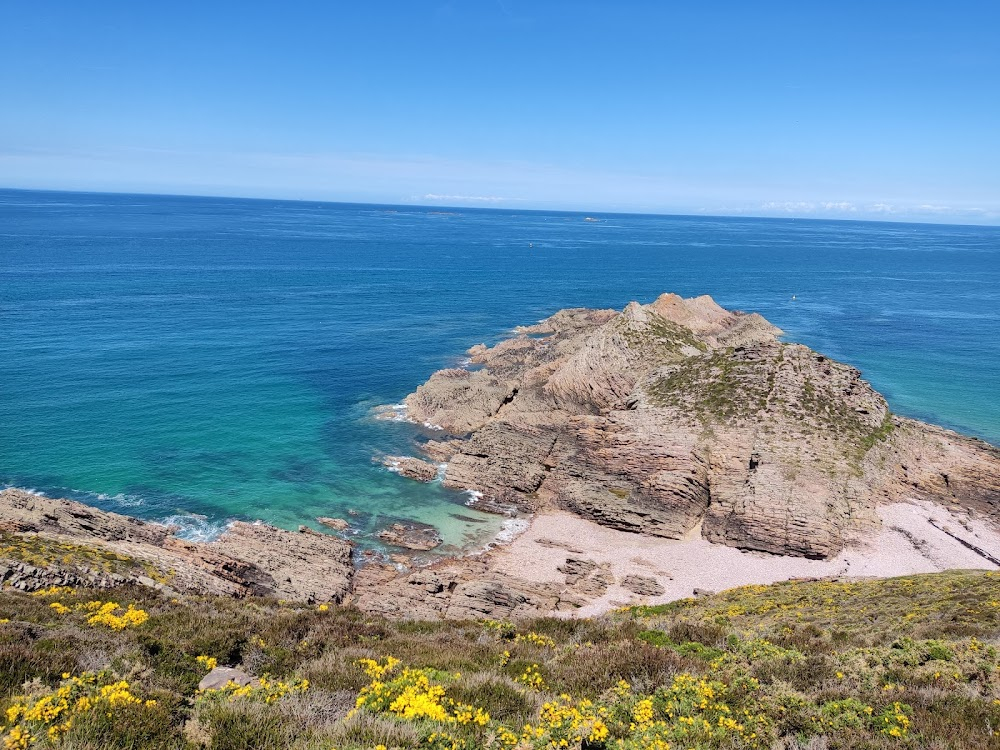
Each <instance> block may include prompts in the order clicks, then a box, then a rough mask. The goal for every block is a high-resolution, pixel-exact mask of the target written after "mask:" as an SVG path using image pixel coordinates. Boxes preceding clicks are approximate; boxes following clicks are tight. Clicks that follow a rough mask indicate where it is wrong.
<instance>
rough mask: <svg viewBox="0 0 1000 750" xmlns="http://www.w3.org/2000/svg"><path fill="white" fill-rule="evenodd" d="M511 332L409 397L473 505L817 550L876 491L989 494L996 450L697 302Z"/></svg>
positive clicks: (947, 496)
mask: <svg viewBox="0 0 1000 750" xmlns="http://www.w3.org/2000/svg"><path fill="white" fill-rule="evenodd" d="M515 334H516V335H515V336H514V337H513V338H511V339H508V340H506V341H503V342H501V343H499V344H498V345H496V346H494V347H492V348H487V347H485V346H483V345H478V346H476V347H473V348H472V349H470V350H469V357H470V360H471V361H472V362H473V364H474V365H476V366H477V368H478V369H476V370H474V371H466V370H444V371H441V372H439V373H435V374H434V375H433V376H431V378H430V379H429V380H428V381H427V383H425V384H424V385H422V386H420V387H419V388H418V389H417V391H416V392H415V393H414V394H413V395H411V396H409V397H408V398H407V399H406V404H407V407H408V409H409V416H410V418H412V419H415V420H417V421H423V422H427V423H429V424H434V425H436V426H438V427H440V428H442V430H443V431H444V432H445V433H447V435H446V436H445V437H444V439H440V440H435V441H431V442H428V443H427V444H426V445H425V446H424V448H425V450H426V453H427V454H428V456H430V457H432V458H433V460H434V461H438V462H447V469H446V471H445V473H444V478H443V481H444V484H445V485H446V486H449V487H453V488H456V489H468V490H473V491H475V493H476V495H477V498H478V500H477V501H476V502H477V504H478V505H479V507H482V508H484V509H486V510H492V511H498V512H513V511H540V510H544V509H546V508H552V507H558V508H564V509H568V510H570V511H573V512H574V513H577V514H579V515H581V516H585V517H587V518H590V519H593V520H595V521H597V522H598V523H601V524H604V525H607V526H611V527H614V528H618V529H623V530H627V531H633V532H637V533H642V534H650V535H655V536H662V537H666V538H680V537H682V536H684V535H685V534H688V533H692V530H694V529H696V528H700V533H701V534H702V535H703V536H704V537H705V538H707V539H709V540H711V541H713V542H718V543H721V544H727V545H731V546H734V547H739V548H743V549H753V550H760V551H764V552H771V553H776V554H785V555H798V556H805V557H829V556H832V555H835V554H836V553H837V552H839V551H840V550H841V549H842V548H843V547H844V545H846V544H848V543H850V542H851V541H852V540H854V539H857V538H859V537H860V536H862V535H866V534H868V533H870V532H871V531H872V530H873V529H874V528H875V527H876V526H877V525H878V524H879V521H878V517H877V514H876V513H875V507H876V505H877V504H878V503H879V502H882V501H885V500H893V499H905V498H907V497H916V498H919V499H930V500H936V501H939V502H946V503H958V504H961V505H962V506H964V507H967V508H969V509H973V510H977V511H980V512H983V513H993V512H995V511H996V509H997V505H998V504H1000V479H998V477H1000V451H998V450H997V449H996V448H993V447H991V446H989V445H987V444H985V443H982V442H981V441H976V440H973V439H969V438H964V437H962V436H959V435H957V434H955V433H952V432H948V431H946V430H941V429H938V428H935V427H931V426H929V425H925V424H922V423H919V422H914V421H912V420H905V419H901V418H898V417H895V416H893V415H891V414H890V413H889V409H888V406H887V404H886V402H885V400H884V399H883V398H882V396H881V395H879V394H878V393H877V392H876V391H874V390H873V389H872V388H871V386H870V385H869V384H868V383H866V382H865V381H864V380H862V378H861V375H860V373H859V372H858V371H857V370H856V369H854V368H852V367H849V366H847V365H844V364H841V363H838V362H834V361H832V360H830V359H828V358H827V357H824V356H822V355H820V354H817V353H816V352H814V351H812V350H810V349H808V348H807V347H804V346H800V345H796V344H788V343H784V342H782V341H780V339H779V336H780V334H781V331H780V330H779V329H777V328H775V327H774V326H773V325H771V324H770V323H768V322H767V321H766V320H765V319H764V318H762V317H761V316H759V315H756V314H745V313H739V312H732V311H728V310H725V309H723V308H722V307H720V306H719V305H718V304H716V303H715V302H714V301H713V300H712V299H711V298H710V297H707V296H703V297H697V298H694V299H682V298H681V297H679V296H677V295H673V294H665V295H663V296H661V297H660V298H658V299H657V300H656V301H654V302H653V303H651V304H648V305H640V304H638V303H635V302H633V303H630V304H629V305H628V306H627V307H626V308H625V309H624V310H622V311H621V312H616V311H613V310H585V309H570V310H562V311H560V312H558V313H556V314H555V315H553V316H551V317H550V318H547V319H546V320H544V321H542V322H541V323H538V324H537V325H534V326H527V327H523V328H519V329H516V331H515Z"/></svg>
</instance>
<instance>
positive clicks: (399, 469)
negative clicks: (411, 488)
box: [382, 456, 438, 482]
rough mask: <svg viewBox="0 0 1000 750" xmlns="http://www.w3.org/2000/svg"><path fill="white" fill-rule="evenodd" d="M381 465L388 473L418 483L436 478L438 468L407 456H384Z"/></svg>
mask: <svg viewBox="0 0 1000 750" xmlns="http://www.w3.org/2000/svg"><path fill="white" fill-rule="evenodd" d="M382 465H383V466H385V467H386V468H387V469H389V471H394V472H396V473H397V474H400V475H402V476H404V477H406V478H408V479H415V480H416V481H418V482H431V481H433V480H434V479H435V478H436V477H437V473H438V467H437V466H436V465H434V464H432V463H429V462H428V461H421V460H420V459H419V458H410V457H409V456H386V457H385V458H383V459H382Z"/></svg>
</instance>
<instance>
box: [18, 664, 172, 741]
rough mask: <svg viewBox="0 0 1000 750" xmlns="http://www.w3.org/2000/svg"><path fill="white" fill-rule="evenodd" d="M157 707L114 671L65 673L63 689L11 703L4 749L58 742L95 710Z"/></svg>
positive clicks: (24, 697) (28, 696)
mask: <svg viewBox="0 0 1000 750" xmlns="http://www.w3.org/2000/svg"><path fill="white" fill-rule="evenodd" d="M127 705H145V706H154V705H156V701H152V700H145V701H144V700H142V699H141V698H139V697H137V696H136V695H134V694H133V693H132V692H131V688H130V686H129V683H128V682H126V681H125V680H116V679H114V677H113V676H112V675H111V673H110V672H84V673H83V674H81V675H79V676H76V677H74V676H72V675H70V674H68V673H67V674H63V679H62V681H61V682H60V683H59V687H57V688H56V689H55V690H44V691H41V692H40V693H38V694H36V695H22V696H18V697H17V698H15V699H13V701H11V703H10V705H9V706H8V708H7V711H6V714H5V716H4V719H5V723H6V725H5V726H3V727H0V736H2V737H3V742H4V750H22V749H23V748H29V747H32V746H34V745H35V744H36V743H37V742H40V741H48V742H50V743H51V742H55V741H57V740H59V738H60V737H61V736H62V735H63V734H65V733H66V732H68V731H69V730H70V729H71V728H72V726H73V723H74V722H75V721H76V720H77V719H79V717H80V716H82V715H83V714H86V713H88V712H91V711H107V712H109V713H110V712H112V711H114V710H115V709H117V708H119V707H121V706H127Z"/></svg>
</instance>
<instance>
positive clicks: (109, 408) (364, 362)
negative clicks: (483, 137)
mask: <svg viewBox="0 0 1000 750" xmlns="http://www.w3.org/2000/svg"><path fill="white" fill-rule="evenodd" d="M589 216H590V217H591V218H596V219H599V221H585V215H584V214H576V213H556V212H527V211H504V210H473V209H429V208H423V207H420V208H417V207H399V206H373V205H347V204H323V203H310V202H279V201H259V200H237V199H222V198H181V197H159V196H156V197H154V196H146V195H97V194H83V193H49V192H22V191H0V345H2V356H0V485H4V484H6V485H12V486H18V487H26V488H32V489H35V490H38V491H41V492H45V493H46V494H50V495H53V496H70V497H74V498H77V499H80V500H83V501H85V502H88V503H91V504H94V505H98V506H100V507H103V508H106V509H110V510H114V511H118V512H124V513H129V514H133V515H137V516H141V517H145V518H157V519H162V518H171V519H173V520H174V521H177V522H179V523H180V524H181V525H182V526H183V527H184V528H185V529H186V533H187V534H188V535H189V536H192V537H197V536H199V535H205V534H210V533H212V532H213V531H214V530H217V529H218V528H220V527H221V525H222V524H224V523H225V521H226V520H227V519H231V518H247V519H255V518H261V519H264V520H266V521H269V522H272V523H275V524H278V525H280V526H285V527H289V528H294V527H295V526H297V525H298V524H300V523H310V522H312V520H313V519H314V518H315V517H316V516H319V515H328V516H344V515H345V514H346V513H347V512H348V510H349V509H350V510H354V511H356V512H357V513H358V515H357V516H355V518H356V522H357V523H358V525H359V526H360V527H361V528H362V529H365V530H368V531H370V530H372V529H374V528H376V527H377V526H379V525H380V524H382V523H385V522H386V521H387V520H388V519H389V518H397V517H403V518H415V519H420V520H424V521H428V522H431V523H435V524H437V525H438V526H440V527H441V528H442V529H443V531H444V533H445V536H446V539H447V540H448V541H449V542H450V543H452V544H471V543H478V542H479V541H482V539H484V538H486V537H488V536H489V535H490V534H492V533H494V532H495V531H496V529H497V527H498V524H499V521H498V519H495V518H493V517H489V516H485V515H483V514H479V513H476V512H473V511H470V510H469V509H468V508H466V507H464V506H463V502H464V500H465V499H466V498H465V496H464V495H463V494H462V493H458V492H450V491H448V490H445V489H443V488H442V487H441V486H440V485H439V484H436V483H434V484H430V485H422V484H418V483H414V482H410V481H407V480H405V479H402V478H400V477H398V476H396V475H394V474H392V473H390V472H388V471H386V470H385V469H383V468H382V467H381V466H379V465H378V464H376V463H373V461H372V458H373V456H377V455H379V454H382V453H406V452H411V451H412V447H411V446H412V443H413V441H414V440H415V439H416V438H417V437H418V435H419V432H420V430H421V429H423V428H420V427H417V426H414V425H409V424H405V423H399V422H384V421H378V420H375V419H373V417H372V412H373V409H374V408H375V407H376V406H378V405H382V404H392V403H396V402H398V401H400V400H401V399H402V398H403V397H404V396H405V395H406V394H407V393H409V392H410V391H411V390H412V389H413V388H415V387H416V386H417V385H418V384H420V383H421V382H423V381H424V380H425V379H426V378H427V376H428V375H430V373H431V372H433V371H434V370H436V369H438V368H441V367H446V366H451V365H455V364H456V363H458V362H459V361H460V360H461V358H462V355H463V352H464V351H465V350H466V349H467V348H468V347H469V346H471V345H473V344H476V343H479V342H486V343H493V342H496V341H497V340H499V339H501V338H503V337H504V336H505V335H507V333H508V332H509V331H510V329H511V328H512V327H513V326H516V325H519V324H528V323H532V322H534V321H536V320H538V319H540V318H543V317H546V316H547V315H549V314H551V313H553V312H555V311H556V310H558V309H560V308H562V307H570V306H573V307H577V306H586V307H613V308H621V307H623V306H624V305H625V304H626V303H627V302H628V301H629V300H633V299H638V300H640V301H642V302H648V301H651V300H652V299H654V298H655V297H656V296H657V295H659V294H660V293H662V292H665V291H673V292H677V293H679V294H682V295H684V296H692V295H699V294H711V295H712V296H713V297H714V298H715V299H716V300H717V301H718V302H719V303H720V304H722V305H723V306H725V307H728V308H737V309H742V310H748V311H757V312H760V313H761V314H763V315H764V316H765V317H767V318H768V319H769V320H771V321H772V322H774V323H775V324H776V325H778V326H780V327H781V328H783V329H784V330H785V331H786V332H787V338H788V339H789V340H793V341H800V342H803V343H805V344H808V345H809V346H812V347H813V348H815V349H817V350H819V351H821V352H823V353H825V354H827V355H829V356H831V357H834V358H836V359H840V360H843V361H846V362H849V363H851V364H853V365H855V366H857V367H859V368H861V370H862V371H863V373H864V376H865V377H866V378H867V379H868V380H869V381H871V382H872V384H873V385H874V386H875V387H876V388H878V389H879V390H881V391H882V392H883V393H884V394H885V395H886V396H887V398H888V399H889V403H890V405H891V407H892V409H893V410H894V411H896V412H898V413H900V414H905V415H908V416H913V417H918V418H921V419H925V420H928V421H930V422H934V423H937V424H941V425H944V426H947V427H950V428H954V429H957V430H961V431H963V432H967V433H970V434H973V435H977V436H979V437H981V438H984V439H986V440H988V441H991V442H993V443H994V444H1000V346H998V345H1000V228H983V227H971V226H940V225H917V224H889V223H863V222H827V221H802V220H775V219H750V218H708V217H683V216H637V215H614V214H600V213H594V214H590V215H589ZM793 297H794V299H793Z"/></svg>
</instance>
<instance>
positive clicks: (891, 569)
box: [491, 500, 1000, 617]
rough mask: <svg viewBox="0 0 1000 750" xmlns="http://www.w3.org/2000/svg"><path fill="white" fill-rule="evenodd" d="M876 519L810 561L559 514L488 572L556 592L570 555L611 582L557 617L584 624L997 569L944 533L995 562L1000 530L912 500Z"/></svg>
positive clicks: (547, 517) (541, 522) (537, 524)
mask: <svg viewBox="0 0 1000 750" xmlns="http://www.w3.org/2000/svg"><path fill="white" fill-rule="evenodd" d="M878 514H879V517H880V518H881V520H882V524H883V527H882V530H881V531H880V532H878V533H877V535H875V536H874V537H873V538H871V539H869V540H867V541H865V542H862V543H859V544H857V545H854V546H849V547H847V548H845V549H844V550H843V551H842V552H841V553H840V554H839V555H837V556H836V557H833V558H831V559H827V560H811V559H806V558H802V557H789V556H780V555H771V554H767V553H762V552H748V551H742V550H738V549H735V548H733V547H727V546H724V545H720V544H713V543H711V542H708V541H706V540H705V539H703V538H702V537H701V533H700V528H697V527H696V528H695V529H693V530H692V531H691V532H690V533H689V534H688V535H687V536H686V537H685V538H684V539H680V540H665V539H658V538H654V537H648V536H642V535H639V534H630V533H627V532H623V531H616V530H614V529H610V528H607V527H605V526H600V525H598V524H596V523H594V522H592V521H588V520H586V519H584V518H581V517H579V516H575V515H572V514H570V513H566V512H562V511H555V512H551V513H546V514H543V515H540V516H538V517H536V518H535V519H533V520H532V522H531V525H530V527H529V528H528V529H527V530H526V531H525V532H524V533H523V534H521V535H520V536H519V537H517V538H516V539H515V540H514V541H513V542H511V543H510V544H508V545H505V546H503V547H500V548H498V549H497V550H496V552H494V553H493V555H492V556H491V557H492V560H491V567H492V568H493V569H494V570H496V571H497V572H499V573H502V574H505V575H509V576H512V577H516V578H520V579H524V580H529V581H532V582H535V583H540V584H561V583H563V582H564V581H565V579H566V576H565V574H563V573H562V572H560V571H559V570H558V569H559V567H561V566H564V565H565V562H566V559H567V554H569V555H573V556H575V557H581V558H586V559H589V560H593V561H594V562H595V563H597V565H598V566H599V567H601V568H604V569H605V570H607V571H608V572H610V573H611V576H612V577H613V580H614V583H612V584H611V585H610V586H609V587H608V589H607V591H606V592H605V593H603V594H602V595H600V596H598V597H596V598H594V599H593V600H592V601H591V602H590V603H588V604H586V605H584V606H582V607H580V608H579V609H575V610H573V611H572V612H567V613H563V614H571V615H572V616H574V617H590V616H594V615H598V614H601V613H603V612H606V611H608V610H611V609H614V608H617V607H621V606H624V605H628V604H640V603H641V604H662V603H665V602H670V601H675V600H677V599H683V598H686V597H690V596H692V595H693V593H694V591H695V590H696V589H702V590H706V591H722V590H725V589H730V588H734V587H737V586H746V585H750V584H767V583H774V582H777V581H785V580H789V579H793V578H826V577H840V578H842V577H851V578H855V577H890V576H902V575H909V574H913V573H933V572H938V571H943V570H949V569H972V568H985V569H990V570H995V569H997V568H998V566H997V565H995V564H993V563H992V562H990V561H989V560H987V559H986V558H984V557H983V556H982V555H980V554H978V553H976V552H974V551H973V550H971V549H969V548H968V547H966V546H965V545H963V544H962V543H961V542H959V541H958V540H957V539H955V538H954V537H953V536H949V534H948V533H946V532H945V531H942V528H943V529H947V530H949V531H950V532H951V533H952V534H954V535H955V536H958V537H960V538H961V539H963V540H965V541H966V542H968V543H970V544H972V545H974V546H975V547H978V548H979V549H981V550H983V551H984V552H986V553H988V554H990V555H992V556H994V557H996V558H1000V529H998V528H997V527H996V526H995V525H994V524H992V523H989V522H984V521H981V520H976V519H971V518H969V517H968V516H967V515H965V514H957V513H952V512H950V511H949V510H948V509H946V508H944V507H942V506H940V505H937V504H934V503H928V502H921V501H916V500H915V501H912V502H905V503H893V504H890V505H885V506H882V507H880V508H879V509H878ZM930 521H934V522H936V523H937V524H938V525H939V526H940V527H941V528H938V527H936V526H934V525H933V524H931V523H930ZM628 576H640V577H644V578H654V579H655V580H656V581H657V582H658V583H659V584H660V585H661V586H662V587H663V588H664V589H665V591H664V593H663V594H660V595H652V596H639V595H637V594H635V593H633V592H632V591H629V590H628V589H626V588H624V587H623V586H622V585H621V581H623V580H625V578H627V577H628Z"/></svg>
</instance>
